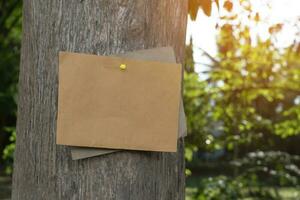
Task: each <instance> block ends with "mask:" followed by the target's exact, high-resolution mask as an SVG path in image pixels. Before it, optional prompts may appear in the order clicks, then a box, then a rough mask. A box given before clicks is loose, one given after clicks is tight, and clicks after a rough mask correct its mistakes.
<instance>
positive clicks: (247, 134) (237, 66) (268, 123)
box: [184, 0, 300, 199]
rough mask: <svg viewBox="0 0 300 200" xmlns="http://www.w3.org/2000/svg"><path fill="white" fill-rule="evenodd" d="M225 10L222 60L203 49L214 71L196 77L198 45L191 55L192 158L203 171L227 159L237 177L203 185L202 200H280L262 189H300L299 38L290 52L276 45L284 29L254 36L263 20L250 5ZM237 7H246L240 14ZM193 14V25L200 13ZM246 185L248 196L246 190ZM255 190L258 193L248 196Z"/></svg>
mask: <svg viewBox="0 0 300 200" xmlns="http://www.w3.org/2000/svg"><path fill="white" fill-rule="evenodd" d="M195 2H199V1H195ZM203 2H207V1H203ZM218 4H219V2H218ZM222 6H223V8H222V9H223V10H224V11H225V12H224V15H222V16H220V20H219V23H218V24H217V27H216V28H217V30H218V36H217V48H218V54H217V56H216V57H213V56H211V55H209V54H208V53H207V52H205V51H203V54H204V55H205V56H206V57H207V58H209V59H210V63H211V64H209V65H206V67H209V69H208V70H207V71H206V72H204V73H202V74H198V73H196V72H195V70H194V62H193V61H192V60H193V59H191V56H192V54H193V45H192V44H190V45H189V46H187V50H186V52H187V54H186V55H187V58H186V59H187V60H186V66H185V71H186V73H185V84H184V102H185V109H186V113H187V118H188V131H189V136H188V139H187V145H186V159H187V161H188V162H190V163H195V162H196V161H197V160H199V158H200V159H201V161H200V164H199V165H201V162H203V161H205V160H207V158H209V159H212V158H214V156H215V157H216V156H217V158H218V159H215V162H216V165H218V163H219V162H222V161H225V162H227V163H232V165H231V168H230V170H229V171H232V172H233V173H232V174H231V176H224V175H222V173H221V175H222V176H219V177H215V178H208V179H202V180H201V186H200V187H199V191H198V193H197V195H196V196H197V198H198V199H238V198H242V197H249V196H253V197H261V198H266V199H273V198H275V199H280V198H281V197H280V195H279V194H278V192H277V191H276V190H275V193H274V192H273V194H272V192H271V193H270V192H268V191H265V190H263V189H259V190H258V188H259V187H260V186H263V185H265V186H266V185H268V186H272V187H273V186H274V187H275V188H276V187H279V186H292V187H298V188H299V184H300V183H299V180H300V173H299V172H300V170H299V167H300V163H299V158H298V157H297V156H296V155H300V149H299V142H300V137H299V134H300V128H299V127H300V110H299V108H300V56H299V55H300V44H299V41H300V40H299V38H296V37H297V36H295V41H294V43H293V44H291V45H290V46H288V47H286V48H282V47H278V46H277V45H276V41H277V37H278V35H279V34H280V33H281V31H282V29H284V24H274V25H272V26H270V27H269V35H270V36H269V38H268V39H265V40H263V39H262V38H261V37H260V36H259V35H255V36H253V34H252V33H251V27H253V26H258V25H259V24H260V23H262V22H261V20H260V13H255V12H253V9H252V6H251V3H250V1H246V0H240V1H235V4H234V3H233V2H232V1H229V0H226V1H224V4H223V5H222ZM234 6H238V7H239V8H240V9H235V10H234V9H233V8H234ZM200 7H201V6H200ZM218 7H219V5H218ZM202 8H204V13H205V14H207V15H210V12H208V11H205V7H202ZM208 9H209V10H210V9H211V6H210V7H208ZM190 14H191V18H192V19H194V18H195V16H194V15H195V14H194V12H192V13H190ZM297 23H299V22H296V25H297ZM191 42H192V41H191ZM194 48H196V47H194ZM200 65H201V64H200ZM199 76H200V77H201V76H205V77H207V78H206V79H205V80H204V79H203V78H202V79H201V78H200V77H199ZM257 150H260V151H259V153H257ZM250 152H253V153H250ZM257 154H258V155H262V158H259V156H256V155H257ZM292 154H294V155H295V156H294V155H292ZM284 158H286V159H284ZM190 163H188V166H190V169H192V170H189V169H188V170H187V174H191V173H193V171H197V168H199V165H191V164H190ZM250 163H251V164H250ZM202 172H203V170H202ZM204 173H205V172H204ZM224 173H226V172H223V174H224ZM220 183H222V184H220ZM246 187H247V188H248V190H247V192H246V191H245V190H244V189H243V188H246ZM253 187H256V189H257V191H250V189H249V188H253ZM299 198H300V197H299Z"/></svg>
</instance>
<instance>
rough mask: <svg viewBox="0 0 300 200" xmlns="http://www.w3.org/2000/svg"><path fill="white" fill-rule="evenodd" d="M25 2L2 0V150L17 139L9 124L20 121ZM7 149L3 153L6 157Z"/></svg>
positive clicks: (0, 61)
mask: <svg viewBox="0 0 300 200" xmlns="http://www.w3.org/2000/svg"><path fill="white" fill-rule="evenodd" d="M21 6H22V2H21V1H19V0H13V1H1V2H0V27H1V29H0V44H1V45H0V57H1V59H0V153H1V152H2V150H3V146H5V145H7V144H9V143H11V142H13V141H11V140H10V139H9V138H10V137H11V136H10V135H11V134H12V133H13V131H11V130H12V129H11V128H7V127H14V126H15V123H16V94H17V80H18V66H19V57H20V40H21ZM8 148H10V147H8ZM5 152H6V153H7V150H4V153H5ZM6 153H5V154H4V156H3V158H5V159H6V158H7V155H6ZM1 157H2V156H0V162H1ZM9 163H10V162H7V164H9ZM0 167H1V166H0ZM2 167H3V166H2Z"/></svg>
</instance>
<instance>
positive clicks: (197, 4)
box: [188, 0, 219, 20]
mask: <svg viewBox="0 0 300 200" xmlns="http://www.w3.org/2000/svg"><path fill="white" fill-rule="evenodd" d="M214 2H215V3H216V5H217V7H219V0H189V1H188V8H189V14H190V17H191V19H192V20H195V19H196V17H197V14H198V11H199V9H202V10H203V12H204V13H205V14H206V15H207V16H210V15H211V9H212V4H213V3H214Z"/></svg>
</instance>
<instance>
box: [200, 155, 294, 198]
mask: <svg viewBox="0 0 300 200" xmlns="http://www.w3.org/2000/svg"><path fill="white" fill-rule="evenodd" d="M299 162H300V157H299V156H290V155H289V154H287V153H282V152H272V151H270V152H262V151H258V152H251V153H249V154H247V155H246V156H245V157H244V158H243V159H240V160H238V161H236V162H234V163H233V164H234V165H237V166H238V167H240V168H241V169H242V173H240V174H239V175H238V176H237V177H227V176H222V175H221V176H217V177H214V178H205V179H203V180H202V181H201V184H200V187H199V188H198V192H197V193H196V194H195V199H197V200H218V199H243V198H257V199H282V197H281V195H280V193H279V191H278V185H277V184H274V183H278V184H279V186H293V187H294V186H296V187H299V186H297V185H299V181H300V169H299V167H298V166H299V164H300V163H299ZM268 182H269V183H270V184H267V183H268Z"/></svg>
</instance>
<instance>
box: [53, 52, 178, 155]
mask: <svg viewBox="0 0 300 200" xmlns="http://www.w3.org/2000/svg"><path fill="white" fill-rule="evenodd" d="M166 49H167V48H166ZM140 55H143V53H140ZM155 56H156V55H154V54H153V55H152V57H155ZM145 60H146V59H144V60H143V59H140V56H137V57H134V56H132V57H131V58H125V57H124V56H123V57H121V56H119V57H106V56H94V55H86V54H78V53H68V52H61V53H60V61H59V103H58V120H57V144H62V145H69V146H80V147H97V148H107V151H113V150H109V149H129V150H145V151H166V152H175V151H176V149H177V137H178V121H179V104H180V99H181V98H180V96H181V94H180V91H181V89H180V88H181V66H180V65H178V64H174V63H171V61H170V62H169V61H167V62H157V61H149V60H151V59H150V58H149V59H148V60H147V61H145ZM153 60H154V59H153ZM121 64H126V66H127V68H126V70H120V68H119V66H120V65H121Z"/></svg>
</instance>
